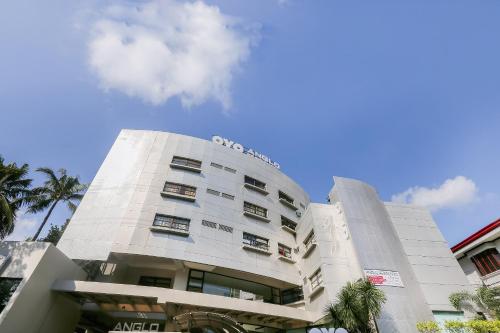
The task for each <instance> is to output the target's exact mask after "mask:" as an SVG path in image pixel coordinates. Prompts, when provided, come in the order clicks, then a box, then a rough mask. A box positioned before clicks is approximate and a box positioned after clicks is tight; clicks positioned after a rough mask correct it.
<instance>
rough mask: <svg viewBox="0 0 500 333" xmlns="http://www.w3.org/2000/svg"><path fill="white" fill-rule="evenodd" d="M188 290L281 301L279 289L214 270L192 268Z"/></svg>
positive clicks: (255, 299) (262, 300)
mask: <svg viewBox="0 0 500 333" xmlns="http://www.w3.org/2000/svg"><path fill="white" fill-rule="evenodd" d="M187 290H188V291H194V292H201V293H204V294H211V295H219V296H225V297H233V298H239V299H245V300H251V301H260V302H265V303H275V304H280V303H281V298H280V292H279V289H276V288H272V287H270V286H267V285H264V284H260V283H257V282H253V281H247V280H242V279H237V278H234V277H230V276H226V275H221V274H216V273H212V272H202V271H197V270H190V271H189V280H188V287H187Z"/></svg>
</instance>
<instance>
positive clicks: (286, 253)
mask: <svg viewBox="0 0 500 333" xmlns="http://www.w3.org/2000/svg"><path fill="white" fill-rule="evenodd" d="M278 253H279V255H280V256H283V257H286V258H289V259H292V249H291V248H289V247H288V246H286V245H283V244H279V243H278Z"/></svg>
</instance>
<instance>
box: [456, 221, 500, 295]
mask: <svg viewBox="0 0 500 333" xmlns="http://www.w3.org/2000/svg"><path fill="white" fill-rule="evenodd" d="M499 249H500V219H498V220H496V221H493V222H492V223H490V224H488V225H487V226H485V227H484V228H482V229H481V230H479V231H477V232H475V233H473V234H472V235H470V236H469V237H467V238H466V239H464V240H463V241H461V242H460V243H458V244H457V245H455V246H453V247H452V248H451V251H452V252H453V254H455V257H456V258H457V260H458V262H459V263H460V266H461V267H462V269H463V271H464V273H465V275H466V276H467V278H468V279H469V282H470V283H471V284H472V285H474V286H476V287H478V286H481V285H486V286H500V257H499V255H498V250H499Z"/></svg>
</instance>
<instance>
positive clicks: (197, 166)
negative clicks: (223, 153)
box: [170, 155, 203, 173]
mask: <svg viewBox="0 0 500 333" xmlns="http://www.w3.org/2000/svg"><path fill="white" fill-rule="evenodd" d="M202 164H203V162H202V161H200V160H195V159H194V158H189V157H183V156H179V155H174V156H173V157H172V161H171V162H170V167H172V168H178V169H184V170H188V171H194V172H198V173H199V172H201V166H202Z"/></svg>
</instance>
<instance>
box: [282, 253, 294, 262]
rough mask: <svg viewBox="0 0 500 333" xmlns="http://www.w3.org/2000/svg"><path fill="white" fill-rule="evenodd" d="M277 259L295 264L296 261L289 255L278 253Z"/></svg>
mask: <svg viewBox="0 0 500 333" xmlns="http://www.w3.org/2000/svg"><path fill="white" fill-rule="evenodd" d="M278 259H279V260H282V261H286V262H288V263H290V264H295V263H296V261H295V260H293V259H292V256H291V255H290V256H287V255H283V254H281V253H280V254H279V256H278Z"/></svg>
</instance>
